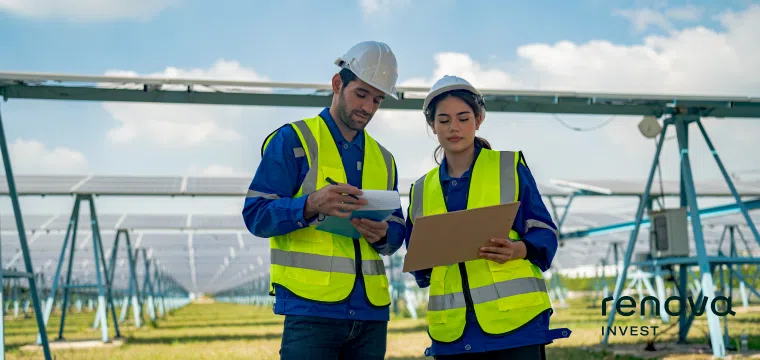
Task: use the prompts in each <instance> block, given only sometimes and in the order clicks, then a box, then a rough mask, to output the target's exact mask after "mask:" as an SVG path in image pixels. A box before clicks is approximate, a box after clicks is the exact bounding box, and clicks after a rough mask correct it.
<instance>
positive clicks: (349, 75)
mask: <svg viewBox="0 0 760 360" xmlns="http://www.w3.org/2000/svg"><path fill="white" fill-rule="evenodd" d="M338 74H340V81H341V82H342V83H343V85H342V87H341V88H340V90H341V91H343V89H345V88H346V86H348V84H349V83H351V82H352V81H354V80H356V74H354V72H353V71H351V70H348V69H346V68H342V69H340V72H339V73H338Z"/></svg>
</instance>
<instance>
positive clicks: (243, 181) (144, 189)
mask: <svg viewBox="0 0 760 360" xmlns="http://www.w3.org/2000/svg"><path fill="white" fill-rule="evenodd" d="M252 176H253V174H251V176H244V177H241V176H229V177H228V176H224V177H222V176H215V177H212V176H185V177H182V176H114V175H92V176H85V175H44V176H43V175H16V176H15V183H16V190H17V192H18V194H19V195H71V194H98V195H164V196H245V194H246V193H247V191H248V186H249V185H250V183H251V179H252ZM415 180H416V179H407V178H401V179H399V180H398V190H399V193H401V194H402V195H408V192H409V188H410V186H411V184H412V183H413V182H414V181H415ZM539 190H540V192H541V194H542V195H544V196H566V195H567V194H568V191H567V190H565V189H561V188H558V187H556V186H554V185H552V184H539ZM0 194H2V195H7V194H8V186H7V182H6V179H5V177H4V176H0Z"/></svg>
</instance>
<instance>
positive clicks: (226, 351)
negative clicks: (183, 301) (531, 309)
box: [5, 300, 760, 360]
mask: <svg viewBox="0 0 760 360" xmlns="http://www.w3.org/2000/svg"><path fill="white" fill-rule="evenodd" d="M734 310H735V311H737V314H736V317H735V318H734V319H732V320H733V321H731V322H730V334H731V336H732V338H733V339H736V338H738V335H739V334H740V332H741V330H742V329H746V331H747V333H748V334H749V335H750V344H749V347H750V349H760V310H758V309H757V308H755V309H754V310H752V311H749V312H748V311H746V310H743V309H741V308H737V309H734ZM708 311H709V309H708ZM67 317H69V316H67ZM704 318H705V317H704V316H701V317H700V318H698V320H695V324H694V327H693V328H692V331H691V332H690V340H691V341H692V342H694V343H702V344H704V343H706V339H705V336H704V332H706V329H707V324H706V321H705V320H704ZM146 319H147V317H146ZM616 319H620V320H619V321H618V320H616V321H615V325H620V326H624V325H639V326H641V325H646V324H648V323H649V322H650V320H642V319H641V318H639V317H638V316H634V317H629V318H622V317H617V318H616ZM58 320H59V317H56V316H53V317H52V318H51V322H50V324H49V325H48V333H49V334H51V335H50V336H51V340H52V339H54V338H55V337H56V336H57V333H58V326H59V323H58ZM92 320H93V314H92V313H75V314H72V315H71V316H70V317H69V319H68V320H67V321H66V328H65V332H64V337H65V338H66V339H67V340H77V339H99V338H100V330H95V329H93V328H92ZM282 320H283V319H282V317H279V316H275V315H273V314H272V312H271V308H269V307H254V306H248V305H236V304H223V303H210V304H191V305H188V306H187V307H185V308H182V309H179V310H177V311H176V312H174V313H172V314H170V315H169V316H168V317H167V318H166V319H161V320H159V321H158V322H157V324H155V325H151V324H150V323H148V325H147V326H144V327H142V328H140V329H135V328H134V326H131V325H130V323H129V322H127V323H124V324H122V326H121V327H120V330H121V333H122V336H123V337H124V338H125V340H126V343H125V344H124V345H122V346H121V347H112V348H105V347H104V348H95V349H85V350H54V352H53V353H54V356H55V358H56V359H59V360H63V359H77V360H80V359H93V360H94V359H98V360H100V359H277V358H278V357H277V351H278V349H279V344H280V339H281V332H282ZM674 321H675V320H673V319H672V320H671V323H672V322H674ZM605 323H606V322H605V317H603V316H602V315H601V310H600V309H599V308H598V307H591V306H590V302H588V301H586V300H575V301H573V302H571V303H570V307H569V308H560V309H557V310H556V314H555V316H553V317H552V327H567V328H570V329H571V330H572V331H573V334H572V335H571V337H570V338H569V339H562V340H559V341H557V342H555V343H554V344H552V345H551V346H550V347H549V348H548V350H547V357H548V358H549V359H559V360H565V359H578V360H580V359H639V358H640V357H623V356H620V357H615V356H612V355H610V354H609V353H608V354H602V353H596V352H591V351H589V350H588V348H589V347H594V346H595V345H597V344H598V343H599V341H600V339H601V327H602V325H603V324H605ZM657 325H659V326H660V328H659V330H658V331H662V329H664V328H665V327H667V326H668V325H667V324H665V325H663V324H661V323H657ZM111 329H112V328H111ZM425 329H426V327H425V323H424V320H413V319H400V318H393V319H392V321H391V322H390V324H389V333H388V351H387V358H388V359H425V357H424V356H423V352H424V350H425V348H426V347H427V346H428V345H429V343H430V340H429V339H428V336H427V333H426V331H425ZM658 333H659V332H658ZM5 334H6V349H7V350H8V355H9V356H8V358H9V359H40V358H41V355H42V354H41V353H29V352H22V351H21V350H20V347H21V346H23V345H28V344H32V343H33V342H34V341H35V337H36V325H35V322H34V319H33V318H28V319H21V320H12V319H7V320H6V322H5ZM111 334H112V335H113V329H112V331H111ZM676 334H677V326H676V327H674V328H673V329H672V330H671V331H670V332H668V333H665V334H663V335H662V336H660V337H658V342H659V341H666V342H667V341H672V340H674V339H675V336H676ZM650 335H651V334H650ZM647 338H651V336H649V337H641V336H639V337H636V336H630V335H626V336H620V335H618V336H611V337H610V342H611V344H613V345H615V344H634V343H641V344H643V343H644V342H645V340H646V339H647ZM730 354H733V353H730ZM662 358H666V359H678V360H682V359H710V358H711V356H710V355H682V356H668V357H662ZM737 358H741V357H737Z"/></svg>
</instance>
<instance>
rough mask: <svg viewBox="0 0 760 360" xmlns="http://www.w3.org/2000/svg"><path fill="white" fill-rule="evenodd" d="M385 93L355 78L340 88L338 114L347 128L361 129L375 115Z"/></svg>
mask: <svg viewBox="0 0 760 360" xmlns="http://www.w3.org/2000/svg"><path fill="white" fill-rule="evenodd" d="M384 99H385V93H384V92H382V91H380V90H378V89H376V88H374V87H372V86H371V85H369V84H367V83H366V82H364V81H362V80H359V79H356V80H354V81H351V82H350V83H349V84H348V86H346V87H345V88H343V89H341V90H340V96H339V100H338V114H339V116H340V121H341V122H343V124H345V125H346V126H347V127H348V128H349V129H351V130H354V131H362V130H364V128H365V127H367V124H369V121H370V120H372V116H374V115H375V112H376V111H377V109H379V108H380V103H382V101H383V100H384Z"/></svg>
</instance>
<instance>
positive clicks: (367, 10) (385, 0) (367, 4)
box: [359, 0, 411, 19]
mask: <svg viewBox="0 0 760 360" xmlns="http://www.w3.org/2000/svg"><path fill="white" fill-rule="evenodd" d="M410 2H411V0H359V5H360V6H361V9H362V12H363V13H364V17H365V19H367V18H368V17H369V16H372V15H378V14H384V15H387V14H389V13H390V12H391V11H393V10H398V9H402V8H404V7H406V6H407V5H409V4H410Z"/></svg>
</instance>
